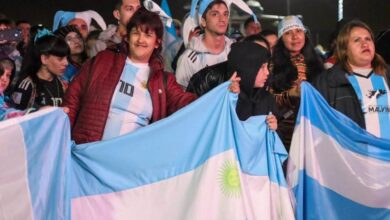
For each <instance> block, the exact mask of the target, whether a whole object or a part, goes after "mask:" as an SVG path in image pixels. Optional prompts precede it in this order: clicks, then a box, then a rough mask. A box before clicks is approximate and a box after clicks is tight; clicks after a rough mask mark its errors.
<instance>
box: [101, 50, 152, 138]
mask: <svg viewBox="0 0 390 220" xmlns="http://www.w3.org/2000/svg"><path fill="white" fill-rule="evenodd" d="M149 73H150V68H149V65H148V64H147V63H145V64H138V63H133V62H132V61H131V60H130V59H129V58H127V60H126V65H125V67H124V69H123V72H122V75H121V78H120V80H119V82H118V85H117V86H116V88H115V92H114V95H113V98H112V101H111V106H110V111H109V113H108V119H107V122H106V126H105V129H104V133H103V138H102V139H103V140H107V139H110V138H114V137H118V136H120V135H123V134H127V133H130V132H132V131H134V130H136V129H138V128H140V127H143V126H146V125H148V124H149V121H150V118H151V116H152V112H153V106H152V99H151V96H150V94H149V91H148V89H147V87H146V86H147V81H148V78H149Z"/></svg>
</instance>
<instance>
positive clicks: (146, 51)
mask: <svg viewBox="0 0 390 220" xmlns="http://www.w3.org/2000/svg"><path fill="white" fill-rule="evenodd" d="M128 40H129V49H130V55H129V58H130V59H131V60H132V61H133V62H135V63H148V62H149V59H150V57H151V56H152V53H153V50H154V49H156V48H158V47H159V45H160V42H159V41H160V40H158V39H157V35H156V32H155V31H153V30H150V29H149V30H147V31H146V32H144V31H143V30H142V28H140V27H133V28H132V29H131V31H130V33H129V39H128Z"/></svg>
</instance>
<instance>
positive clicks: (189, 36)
mask: <svg viewBox="0 0 390 220" xmlns="http://www.w3.org/2000/svg"><path fill="white" fill-rule="evenodd" d="M199 35H200V28H196V29H194V30H192V31H190V34H189V35H188V42H190V41H191V39H192V38H193V37H197V36H199Z"/></svg>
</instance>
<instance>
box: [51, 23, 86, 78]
mask: <svg viewBox="0 0 390 220" xmlns="http://www.w3.org/2000/svg"><path fill="white" fill-rule="evenodd" d="M54 34H55V35H57V36H58V37H60V38H62V39H64V40H65V41H66V43H67V44H68V46H69V48H70V54H69V57H68V61H69V65H68V66H67V67H66V70H65V72H64V74H63V75H62V76H61V78H62V79H63V80H65V81H66V82H67V83H69V82H70V81H71V80H72V79H73V77H74V76H75V74H77V73H78V71H79V70H80V68H81V66H82V65H83V63H84V62H85V60H86V59H87V53H86V52H85V43H84V40H83V37H82V36H81V33H80V32H79V29H78V28H76V27H75V26H72V25H67V26H65V27H62V28H60V29H58V30H56V31H55V32H54Z"/></svg>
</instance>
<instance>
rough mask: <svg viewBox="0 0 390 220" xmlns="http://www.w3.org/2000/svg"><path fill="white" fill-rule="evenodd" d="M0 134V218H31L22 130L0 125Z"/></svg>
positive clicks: (14, 126)
mask: <svg viewBox="0 0 390 220" xmlns="http://www.w3.org/2000/svg"><path fill="white" fill-rule="evenodd" d="M0 134H1V136H0V152H1V153H0V219H23V220H28V219H34V218H33V208H32V204H31V197H30V190H29V183H28V176H27V172H28V171H27V160H26V151H25V144H24V138H23V130H22V129H21V128H20V126H19V125H8V126H1V128H0ZM4 137H7V138H4ZM9 137H12V140H13V141H12V142H10V141H9V140H10V139H9ZM10 168H12V169H10Z"/></svg>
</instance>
